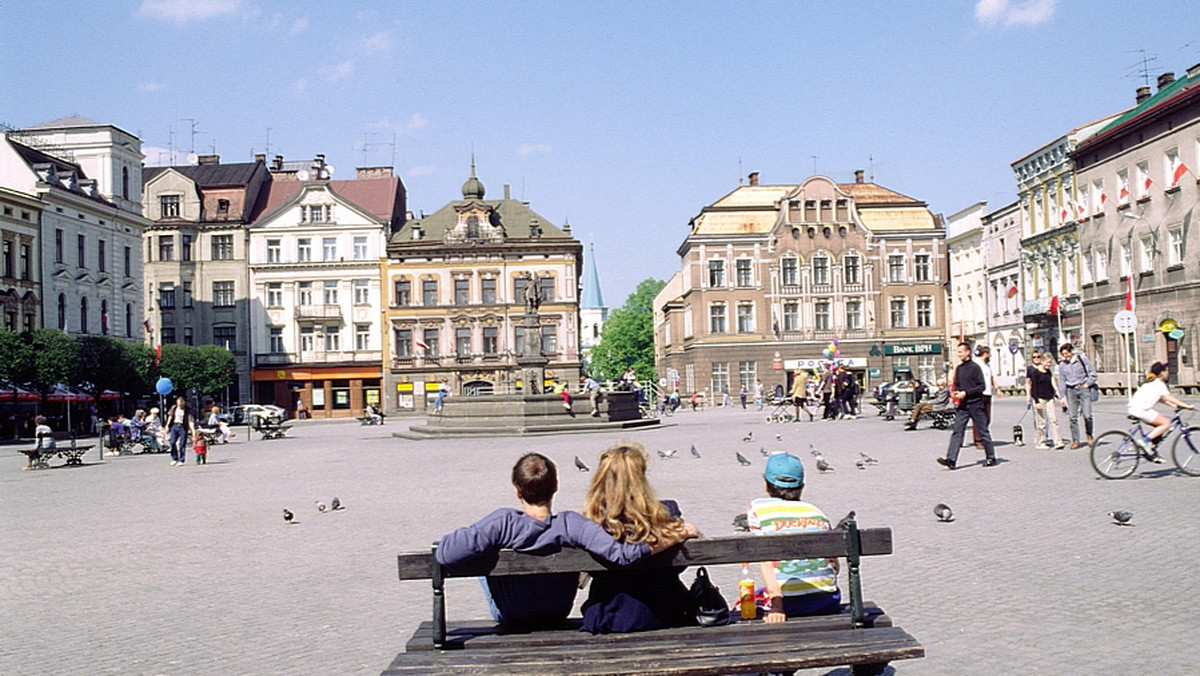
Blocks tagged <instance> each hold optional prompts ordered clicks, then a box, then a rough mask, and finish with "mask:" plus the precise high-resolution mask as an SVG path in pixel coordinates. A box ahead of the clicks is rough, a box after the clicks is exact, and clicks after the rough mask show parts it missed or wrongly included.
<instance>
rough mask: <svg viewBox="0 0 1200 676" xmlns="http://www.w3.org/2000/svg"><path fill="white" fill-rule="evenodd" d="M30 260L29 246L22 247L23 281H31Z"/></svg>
mask: <svg viewBox="0 0 1200 676" xmlns="http://www.w3.org/2000/svg"><path fill="white" fill-rule="evenodd" d="M125 251H129V247H125ZM29 258H30V250H29V245H28V244H22V245H21V279H29Z"/></svg>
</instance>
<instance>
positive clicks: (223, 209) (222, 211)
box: [217, 200, 229, 216]
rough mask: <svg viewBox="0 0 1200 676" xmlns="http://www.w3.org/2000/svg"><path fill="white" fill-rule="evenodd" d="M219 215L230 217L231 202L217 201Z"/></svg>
mask: <svg viewBox="0 0 1200 676" xmlns="http://www.w3.org/2000/svg"><path fill="white" fill-rule="evenodd" d="M217 215H218V216H228V215H229V200H217Z"/></svg>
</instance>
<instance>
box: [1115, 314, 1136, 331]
mask: <svg viewBox="0 0 1200 676" xmlns="http://www.w3.org/2000/svg"><path fill="white" fill-rule="evenodd" d="M1113 327H1114V328H1115V329H1116V330H1117V333H1123V334H1125V335H1129V334H1131V333H1133V332H1134V331H1135V330H1137V315H1135V314H1133V311H1132V310H1121V311H1120V312H1118V313H1117V314H1115V315H1113Z"/></svg>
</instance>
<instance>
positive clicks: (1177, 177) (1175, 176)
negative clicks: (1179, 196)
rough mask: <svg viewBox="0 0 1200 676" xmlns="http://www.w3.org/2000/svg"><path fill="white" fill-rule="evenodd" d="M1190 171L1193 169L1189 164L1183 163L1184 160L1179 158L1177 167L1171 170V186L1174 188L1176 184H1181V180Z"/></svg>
mask: <svg viewBox="0 0 1200 676" xmlns="http://www.w3.org/2000/svg"><path fill="white" fill-rule="evenodd" d="M1189 171H1191V169H1188V168H1187V165H1186V164H1184V163H1183V160H1179V163H1178V164H1176V165H1175V169H1174V170H1173V171H1172V172H1171V187H1172V188H1174V187H1175V186H1177V185H1179V182H1180V181H1181V180H1183V177H1184V176H1186V175H1187V173H1188V172H1189Z"/></svg>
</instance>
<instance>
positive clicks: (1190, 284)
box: [1072, 64, 1200, 389]
mask: <svg viewBox="0 0 1200 676" xmlns="http://www.w3.org/2000/svg"><path fill="white" fill-rule="evenodd" d="M1157 84H1158V90H1157V91H1156V92H1155V93H1154V94H1153V95H1151V93H1150V89H1149V87H1141V88H1139V90H1138V93H1137V106H1136V107H1134V108H1133V109H1131V110H1129V111H1127V112H1126V113H1124V114H1122V115H1121V116H1119V117H1117V118H1116V119H1114V120H1112V121H1111V122H1110V123H1108V124H1107V125H1105V126H1104V127H1103V128H1102V129H1100V130H1099V131H1097V132H1096V133H1095V135H1093V136H1091V137H1090V138H1088V139H1087V140H1086V141H1084V142H1083V143H1081V144H1080V145H1079V147H1078V148H1077V149H1076V150H1075V151H1074V153H1073V154H1072V158H1073V160H1074V162H1075V166H1076V175H1077V177H1078V183H1079V185H1080V186H1081V187H1082V186H1085V185H1086V186H1091V192H1090V194H1089V198H1088V200H1086V201H1082V202H1081V203H1082V204H1085V205H1087V209H1086V213H1087V217H1086V218H1085V219H1083V220H1082V221H1081V223H1080V225H1079V228H1080V242H1081V244H1082V246H1083V260H1084V266H1083V271H1082V282H1083V309H1084V314H1085V316H1086V318H1087V323H1086V335H1085V339H1084V340H1085V344H1086V348H1087V352H1088V354H1089V355H1090V356H1091V357H1092V358H1093V361H1095V363H1096V368H1097V370H1098V371H1100V376H1101V385H1102V386H1106V387H1107V386H1120V385H1123V384H1126V383H1127V382H1128V380H1129V379H1130V377H1132V378H1133V379H1137V378H1138V374H1139V373H1144V372H1145V371H1146V369H1147V368H1148V367H1149V365H1150V364H1151V363H1152V362H1154V361H1163V362H1166V363H1167V364H1168V365H1169V366H1170V369H1171V382H1172V383H1174V384H1179V385H1183V386H1184V387H1187V388H1189V389H1190V388H1192V387H1196V386H1197V385H1200V378H1198V374H1197V370H1196V364H1195V357H1196V349H1197V347H1200V344H1198V343H1197V341H1196V337H1195V334H1196V331H1197V330H1198V327H1197V322H1198V321H1200V272H1197V271H1198V270H1200V247H1196V246H1189V238H1191V239H1194V238H1195V237H1196V232H1195V231H1196V228H1195V225H1194V221H1195V219H1196V218H1197V216H1198V215H1200V214H1197V211H1198V207H1197V203H1198V202H1200V185H1198V183H1200V174H1198V173H1197V171H1198V169H1200V64H1197V65H1196V66H1193V67H1191V68H1190V69H1188V71H1187V73H1186V75H1184V76H1183V77H1181V78H1179V79H1175V77H1174V75H1173V74H1172V73H1169V72H1168V73H1164V74H1162V75H1160V76H1159V78H1158V83H1157ZM1127 304H1128V306H1131V307H1132V309H1133V312H1134V314H1135V315H1136V320H1137V321H1136V328H1135V330H1134V331H1133V332H1132V333H1131V334H1128V340H1126V337H1125V336H1124V335H1122V334H1119V333H1118V332H1117V331H1116V328H1115V326H1114V321H1113V320H1114V316H1115V315H1116V313H1117V312H1119V311H1121V310H1124V309H1126V308H1127ZM1127 372H1131V373H1132V374H1133V375H1132V376H1127V375H1125V374H1126V373H1127Z"/></svg>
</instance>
